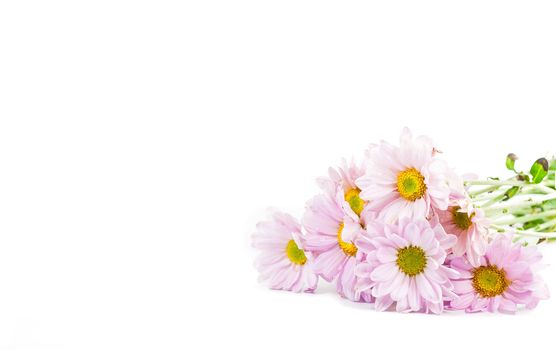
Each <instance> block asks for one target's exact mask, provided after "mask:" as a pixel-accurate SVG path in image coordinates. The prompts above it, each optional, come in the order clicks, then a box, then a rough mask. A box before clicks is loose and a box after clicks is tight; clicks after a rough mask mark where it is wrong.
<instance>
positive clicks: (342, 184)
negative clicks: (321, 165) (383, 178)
mask: <svg viewBox="0 0 556 350" xmlns="http://www.w3.org/2000/svg"><path fill="white" fill-rule="evenodd" d="M364 173H365V169H364V168H363V167H362V166H360V165H357V164H355V161H353V160H352V161H351V162H350V163H349V164H348V163H347V161H346V160H345V159H342V164H341V166H340V167H338V169H334V168H332V167H331V168H329V169H328V177H320V178H318V179H317V184H318V185H319V187H320V188H322V189H323V191H324V192H325V193H328V194H330V195H332V196H337V197H338V202H339V203H340V204H341V206H342V208H343V209H344V211H345V212H346V213H349V215H350V216H353V217H355V216H354V215H351V214H352V213H351V212H353V213H354V214H355V215H356V216H364V215H365V212H366V210H365V209H366V204H367V203H366V201H364V200H362V199H361V197H360V196H359V194H360V193H361V190H360V189H359V187H357V185H356V184H355V181H356V180H357V179H358V178H360V177H361V176H363V174H364ZM340 198H343V200H341V199H340Z"/></svg>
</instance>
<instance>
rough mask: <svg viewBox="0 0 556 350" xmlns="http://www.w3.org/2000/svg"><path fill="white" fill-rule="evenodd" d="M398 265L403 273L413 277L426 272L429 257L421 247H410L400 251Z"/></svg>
mask: <svg viewBox="0 0 556 350" xmlns="http://www.w3.org/2000/svg"><path fill="white" fill-rule="evenodd" d="M396 264H397V265H398V268H399V269H400V271H401V272H403V273H405V274H406V275H408V276H410V277H413V276H416V275H418V274H420V273H422V272H423V271H425V267H426V266H427V256H426V255H425V251H424V250H423V249H421V248H420V247H416V246H413V245H410V246H407V247H404V248H400V249H398V258H397V259H396Z"/></svg>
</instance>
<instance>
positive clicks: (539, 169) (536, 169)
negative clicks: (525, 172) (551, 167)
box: [529, 158, 548, 184]
mask: <svg viewBox="0 0 556 350" xmlns="http://www.w3.org/2000/svg"><path fill="white" fill-rule="evenodd" d="M529 172H530V173H531V176H533V182H534V183H536V184H538V183H541V181H542V180H543V179H544V178H545V176H546V174H548V161H547V160H546V158H539V159H537V161H536V162H535V163H533V166H531V170H530V171H529Z"/></svg>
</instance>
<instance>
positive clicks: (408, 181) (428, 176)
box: [356, 128, 451, 223]
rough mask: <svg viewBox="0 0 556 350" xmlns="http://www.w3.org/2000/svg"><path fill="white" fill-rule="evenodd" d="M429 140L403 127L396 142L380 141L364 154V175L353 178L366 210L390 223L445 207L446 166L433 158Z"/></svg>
mask: <svg viewBox="0 0 556 350" xmlns="http://www.w3.org/2000/svg"><path fill="white" fill-rule="evenodd" d="M436 153H437V152H436V149H435V148H434V146H433V144H432V141H431V140H430V139H429V138H427V137H424V136H419V137H417V138H413V137H412V135H411V133H410V131H409V129H407V128H405V129H404V130H403V132H402V135H401V137H400V146H399V147H397V146H393V145H391V144H389V143H387V142H384V141H382V142H381V143H380V144H378V145H375V146H373V147H372V148H371V149H370V150H369V152H368V154H367V155H368V157H367V169H366V173H365V175H363V176H362V177H361V178H359V179H358V180H356V184H357V185H358V186H359V188H361V190H362V191H361V194H360V197H361V198H362V199H363V200H367V201H369V205H368V207H369V210H371V211H375V212H378V213H379V218H380V219H382V220H384V221H385V222H387V223H394V222H395V221H396V220H397V219H398V218H404V217H407V218H415V219H420V218H424V217H430V214H431V211H432V210H434V209H440V210H445V209H446V208H447V207H448V201H449V198H450V192H451V191H450V188H449V186H448V180H447V175H448V172H449V170H448V168H447V167H446V165H445V163H444V162H443V161H441V160H440V159H438V158H437V156H436Z"/></svg>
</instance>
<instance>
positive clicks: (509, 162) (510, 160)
mask: <svg viewBox="0 0 556 350" xmlns="http://www.w3.org/2000/svg"><path fill="white" fill-rule="evenodd" d="M516 160H517V156H516V155H515V154H513V153H510V154H508V155H507V156H506V168H508V170H512V171H515V161H516Z"/></svg>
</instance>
